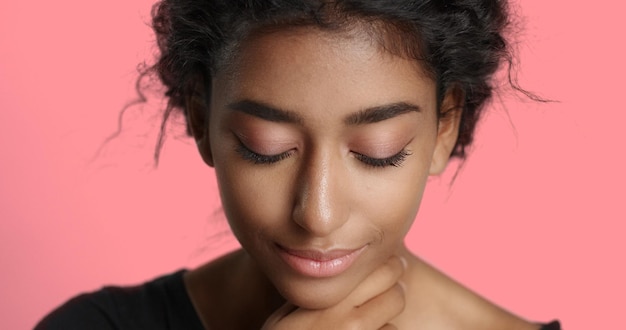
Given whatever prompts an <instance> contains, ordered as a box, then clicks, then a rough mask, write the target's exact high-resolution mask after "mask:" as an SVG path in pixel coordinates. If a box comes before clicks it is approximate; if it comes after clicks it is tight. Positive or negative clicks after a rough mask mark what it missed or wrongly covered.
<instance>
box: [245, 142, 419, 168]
mask: <svg viewBox="0 0 626 330" xmlns="http://www.w3.org/2000/svg"><path fill="white" fill-rule="evenodd" d="M237 153H239V155H241V157H242V158H243V159H245V160H248V161H251V162H252V163H254V164H257V165H262V164H274V163H278V162H279V161H281V160H285V159H287V158H289V157H291V156H292V155H293V151H292V150H289V151H286V152H283V153H281V154H277V155H262V154H259V153H256V152H254V151H252V150H250V149H249V148H248V147H246V146H245V145H244V144H243V143H242V142H241V141H240V142H239V146H237ZM410 155H411V152H410V151H408V150H406V149H402V150H400V152H398V153H397V154H395V155H393V156H391V157H387V158H373V157H369V156H366V155H363V154H359V153H355V154H354V157H355V158H356V159H358V160H359V161H361V162H362V163H364V164H365V165H367V166H371V167H375V168H383V167H389V166H393V167H400V166H402V164H403V163H404V161H405V160H406V158H407V157H408V156H410Z"/></svg>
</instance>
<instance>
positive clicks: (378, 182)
mask: <svg viewBox="0 0 626 330" xmlns="http://www.w3.org/2000/svg"><path fill="white" fill-rule="evenodd" d="M371 40H372V38H369V36H368V35H367V34H366V33H360V31H359V30H358V29H355V30H352V31H350V32H341V33H329V32H321V31H318V30H316V29H314V28H300V29H296V30H291V31H289V32H285V31H282V32H274V33H272V34H266V35H262V36H255V37H254V38H251V39H250V40H248V41H247V42H245V43H244V44H243V45H242V47H241V48H240V50H239V56H238V58H237V61H236V62H235V64H234V65H233V66H232V67H231V69H230V70H228V71H224V72H220V73H218V75H217V76H216V77H215V78H214V81H213V85H212V86H213V89H212V91H211V97H210V100H211V102H210V105H209V108H210V109H209V110H208V111H207V109H206V106H205V100H206V98H205V97H204V96H202V95H201V94H202V93H197V94H196V95H195V96H190V97H189V98H188V100H187V109H188V110H189V121H190V127H191V129H192V132H193V134H194V136H195V138H196V141H197V144H198V148H199V151H200V153H201V155H202V157H203V159H204V161H205V162H206V163H207V164H208V165H210V166H214V167H215V170H216V175H217V178H218V183H219V187H220V194H221V197H222V203H223V206H224V210H225V213H226V216H227V218H228V220H229V224H230V226H231V228H232V230H233V233H234V234H235V236H236V237H237V239H238V240H239V242H240V243H241V245H242V247H243V250H240V251H237V252H235V253H232V254H229V255H227V256H225V257H223V258H221V259H219V260H216V261H214V262H211V263H209V264H207V265H205V266H203V267H201V268H198V269H196V270H193V271H191V272H189V273H187V274H186V276H185V281H186V285H187V289H188V292H189V295H190V297H191V299H192V302H193V304H194V306H195V308H196V310H197V311H198V315H199V316H200V318H201V320H202V322H203V323H204V325H205V326H206V327H207V328H210V329H255V328H257V329H258V328H261V327H264V329H294V328H297V329H326V328H328V329H380V328H384V329H393V328H398V329H480V330H489V329H520V330H521V329H537V326H536V325H533V324H530V323H528V322H526V321H523V320H521V319H520V318H517V317H515V316H513V315H511V314H509V313H507V312H505V311H504V310H502V309H500V308H498V307H496V306H494V305H492V304H491V303H489V302H487V301H485V300H484V299H482V298H480V297H479V296H477V295H476V294H474V293H472V292H470V291H469V290H467V289H466V288H463V287H462V286H460V285H459V284H457V283H455V282H454V281H452V280H450V279H449V278H447V277H446V276H445V275H443V274H442V273H440V272H438V271H437V270H435V269H434V268H432V267H430V266H429V265H427V264H426V263H424V262H423V261H421V260H420V259H418V258H417V257H416V256H414V255H413V254H412V253H411V252H409V251H408V250H407V249H406V247H405V246H404V237H405V235H406V233H407V231H408V230H409V228H410V226H411V224H412V222H413V219H414V218H415V216H416V214H417V211H418V208H419V204H420V201H421V197H422V194H423V191H424V187H425V184H426V181H427V179H428V177H429V176H430V175H437V174H439V173H441V172H442V171H443V170H444V169H445V166H446V164H447V162H448V158H449V155H450V152H451V150H452V148H453V146H454V144H455V141H456V138H457V134H458V124H459V113H458V110H456V109H459V108H460V106H461V104H460V100H459V99H458V98H456V97H455V95H456V94H453V93H449V94H448V95H446V97H445V98H444V100H443V102H442V104H441V107H442V109H443V110H444V111H447V110H449V111H451V112H450V113H449V115H448V116H446V117H445V119H441V120H438V119H437V115H436V112H437V111H436V110H437V109H436V106H437V102H436V97H435V83H434V82H433V81H432V80H431V79H429V78H428V77H427V76H426V75H425V74H424V73H423V71H422V70H421V68H420V66H419V64H418V63H417V62H415V61H412V60H407V59H404V58H401V57H398V56H395V55H392V54H389V53H387V52H385V51H384V50H382V49H381V48H380V47H379V46H378V45H376V44H373V43H372V41H371ZM198 90H199V91H200V90H202V88H200V87H199V88H198ZM242 100H251V101H254V102H257V103H262V104H264V105H269V106H271V107H272V108H277V109H281V110H284V111H287V112H289V114H290V116H291V117H297V119H298V120H296V121H292V122H274V121H271V120H267V118H265V119H264V118H260V117H259V116H258V115H255V114H254V113H253V114H251V113H245V112H243V111H236V110H233V109H232V107H231V106H230V105H232V104H233V103H236V102H239V101H242ZM399 102H402V103H404V104H410V105H413V106H417V107H419V109H420V110H419V111H406V112H403V113H400V114H397V115H396V116H392V117H390V118H386V119H385V120H381V121H377V122H373V123H369V122H368V123H360V124H355V123H354V122H352V123H350V122H349V121H347V119H346V118H349V117H350V116H352V117H354V114H355V113H359V112H361V111H363V110H364V109H369V108H373V107H380V106H383V105H389V104H397V103H399ZM240 141H241V142H240ZM241 143H243V144H244V145H245V146H246V147H247V148H248V149H251V150H252V151H254V152H255V153H258V154H264V155H276V154H284V155H286V157H283V158H281V160H280V161H277V162H275V163H271V164H255V163H254V162H253V161H251V160H249V159H245V158H244V157H243V156H242V154H241V153H240V152H239V151H238V148H240V144H241ZM403 149H406V150H407V151H408V152H409V153H410V155H408V156H407V157H406V158H405V160H404V161H403V162H402V163H401V164H396V165H399V166H386V167H373V166H371V165H367V164H365V163H364V162H363V161H362V158H360V156H359V155H366V156H369V157H374V158H388V157H391V156H393V155H395V154H397V153H398V152H400V151H401V150H403ZM276 244H280V245H282V246H287V247H290V248H295V249H318V250H329V249H337V248H341V249H356V248H360V247H363V246H365V250H364V251H363V253H362V254H361V255H360V256H359V257H358V258H357V259H356V261H355V262H354V263H353V264H352V265H351V267H350V268H348V269H347V270H346V271H345V272H343V273H341V274H339V275H337V276H334V277H330V278H323V279H320V278H309V277H306V276H303V275H301V274H299V273H297V272H295V271H294V270H293V269H291V268H290V267H289V266H288V265H287V264H285V263H284V262H283V261H282V259H280V258H279V257H278V256H277V254H276V252H275V246H276ZM399 257H401V259H402V260H404V264H406V265H405V266H404V267H403V262H400V260H401V259H400V258H399ZM281 306H282V307H281ZM296 306H297V307H296Z"/></svg>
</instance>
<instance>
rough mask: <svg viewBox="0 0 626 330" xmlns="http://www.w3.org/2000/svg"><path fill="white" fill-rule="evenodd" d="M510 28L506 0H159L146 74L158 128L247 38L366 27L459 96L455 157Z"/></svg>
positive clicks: (506, 58) (503, 53)
mask: <svg viewBox="0 0 626 330" xmlns="http://www.w3.org/2000/svg"><path fill="white" fill-rule="evenodd" d="M510 23H511V22H510V18H509V6H508V3H507V1H505V0H161V1H159V2H158V3H156V4H155V5H154V7H153V11H152V27H153V29H154V32H155V34H156V38H157V43H158V47H159V51H160V53H159V57H158V60H157V62H156V64H154V65H153V66H152V67H150V68H149V69H148V71H150V72H152V73H157V74H158V77H159V78H160V80H161V82H162V83H163V84H164V86H165V88H166V92H165V95H166V97H168V106H167V108H166V109H165V112H164V118H163V123H165V122H166V121H167V119H168V117H169V116H170V114H171V112H172V111H175V110H178V111H182V112H183V114H185V115H186V109H185V99H186V96H188V95H189V93H192V92H193V90H192V89H193V88H192V86H193V84H192V83H193V81H194V80H197V79H199V78H200V79H202V80H203V81H204V82H209V83H210V81H211V78H212V77H213V76H214V75H215V74H216V73H217V72H219V70H221V69H223V68H224V67H225V66H226V65H228V63H229V60H232V58H233V54H235V53H234V52H236V47H237V45H238V44H239V43H241V42H242V41H243V40H244V39H245V38H247V37H250V36H251V35H253V34H255V33H263V32H264V31H268V30H272V29H282V28H290V27H294V26H311V27H316V28H318V29H322V30H328V31H336V30H340V31H341V30H346V29H350V28H354V27H359V28H365V29H367V31H368V32H370V35H371V36H372V38H374V39H376V40H375V41H377V42H380V45H381V46H382V47H384V49H385V50H387V51H389V52H392V53H394V54H396V55H399V56H405V57H407V58H412V59H415V60H416V61H420V64H421V66H422V68H424V69H425V71H426V72H427V74H429V75H430V76H431V77H432V78H433V79H434V81H435V82H436V85H437V94H438V95H437V98H438V101H439V102H441V100H442V98H443V96H444V95H445V93H447V92H450V91H456V92H459V93H460V94H459V95H462V97H463V98H464V99H463V101H464V102H463V109H462V114H461V123H460V128H459V136H458V140H457V142H456V145H455V147H454V149H453V150H452V153H451V156H452V157H459V158H461V159H463V158H465V157H466V151H467V147H468V146H469V145H470V144H471V143H472V140H473V135H474V130H475V127H476V123H477V122H478V120H479V118H480V117H481V113H482V112H483V109H484V106H485V104H486V102H487V101H488V100H489V99H490V98H491V96H492V94H493V91H494V82H493V80H494V79H493V76H494V74H495V72H496V71H497V70H498V68H499V67H500V66H501V65H502V64H503V63H508V64H509V69H510V65H511V63H512V58H513V56H512V52H511V49H510V47H509V45H508V43H507V40H506V39H505V37H504V35H505V32H506V29H507V27H508V26H509V25H510ZM148 71H147V72H148ZM509 78H510V71H509ZM509 82H511V83H512V84H513V87H516V85H515V84H514V83H513V81H512V80H511V79H509ZM516 88H517V87H516ZM208 97H210V95H209V96H208ZM439 111H440V113H439V115H443V110H441V109H440V110H439ZM164 127H165V125H164V124H163V125H162V127H161V134H160V137H159V142H158V143H157V150H156V153H155V159H156V161H158V154H159V150H160V148H161V144H162V142H163V140H162V139H163V134H164ZM188 133H189V130H188Z"/></svg>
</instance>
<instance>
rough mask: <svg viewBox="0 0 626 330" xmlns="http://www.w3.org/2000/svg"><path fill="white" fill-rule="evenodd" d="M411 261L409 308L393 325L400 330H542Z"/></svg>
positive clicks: (432, 269) (427, 265) (408, 283)
mask: <svg viewBox="0 0 626 330" xmlns="http://www.w3.org/2000/svg"><path fill="white" fill-rule="evenodd" d="M410 259H411V260H410V262H409V265H410V266H409V268H408V272H407V273H406V276H405V278H404V279H403V280H404V281H405V283H406V286H407V291H408V292H407V305H406V308H405V312H404V313H403V314H402V315H401V316H400V317H399V318H398V319H397V320H396V321H397V322H394V323H395V324H396V325H397V326H398V328H399V329H438V330H439V329H440V330H446V329H477V330H478V329H480V330H490V329H493V330H501V329H511V330H539V329H540V326H539V325H538V324H534V323H531V322H528V321H526V320H524V319H522V318H520V317H518V316H516V315H513V314H512V313H510V312H508V311H506V310H504V309H503V308H501V307H499V306H497V305H495V304H493V303H491V302H490V301H488V300H486V299H484V298H483V297H481V296H480V295H478V294H476V293H474V292H472V291H471V290H469V289H468V288H466V287H464V286H463V285H461V284H460V283H458V282H456V281H454V280H453V279H451V278H450V277H448V276H446V275H445V274H443V273H442V272H441V271H439V270H437V269H435V268H434V267H432V266H431V265H429V264H428V263H426V262H424V261H423V260H421V259H419V258H417V257H414V256H411V257H410ZM416 326H417V327H416Z"/></svg>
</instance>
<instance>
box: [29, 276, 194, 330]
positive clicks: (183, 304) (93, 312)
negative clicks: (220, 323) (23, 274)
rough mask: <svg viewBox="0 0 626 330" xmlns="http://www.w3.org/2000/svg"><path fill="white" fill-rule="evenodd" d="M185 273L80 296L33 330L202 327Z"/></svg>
mask: <svg viewBox="0 0 626 330" xmlns="http://www.w3.org/2000/svg"><path fill="white" fill-rule="evenodd" d="M184 272H185V271H184V270H182V271H179V272H176V273H174V274H171V275H167V276H163V277H160V278H157V279H155V280H153V281H151V282H148V283H145V284H143V285H139V286H134V287H114V286H110V287H105V288H103V289H101V290H99V291H97V292H93V293H88V294H82V295H79V296H77V297H75V298H72V299H71V300H69V301H68V302H66V303H65V304H63V305H62V306H60V307H58V308H57V309H55V310H54V311H52V312H51V313H50V314H49V315H47V316H46V317H45V318H44V319H43V320H41V321H40V322H39V324H37V325H36V326H35V330H56V329H64V330H65V329H68V330H73V329H94V330H113V329H116V330H118V329H119V330H126V329H132V330H140V329H149V330H178V329H181V330H203V326H202V323H201V322H200V319H199V318H198V316H197V314H196V311H195V309H194V307H193V304H192V303H191V300H190V299H189V296H188V295H187V290H186V289H185V285H184V282H183V274H184Z"/></svg>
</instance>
